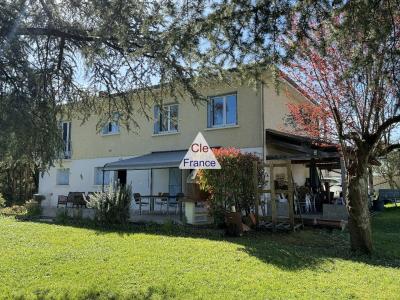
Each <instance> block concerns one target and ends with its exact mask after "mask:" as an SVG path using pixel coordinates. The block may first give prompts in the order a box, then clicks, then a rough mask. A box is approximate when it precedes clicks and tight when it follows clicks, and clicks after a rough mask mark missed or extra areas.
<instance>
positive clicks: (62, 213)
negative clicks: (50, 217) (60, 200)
mask: <svg viewBox="0 0 400 300" xmlns="http://www.w3.org/2000/svg"><path fill="white" fill-rule="evenodd" d="M70 219H71V218H70V217H69V216H68V211H67V209H61V210H58V211H57V214H56V219H55V222H56V223H58V224H66V223H67V222H68V221H69V220H70Z"/></svg>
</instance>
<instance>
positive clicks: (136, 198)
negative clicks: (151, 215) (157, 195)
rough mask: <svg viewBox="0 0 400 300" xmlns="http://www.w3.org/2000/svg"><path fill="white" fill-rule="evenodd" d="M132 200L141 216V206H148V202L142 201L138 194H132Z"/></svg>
mask: <svg viewBox="0 0 400 300" xmlns="http://www.w3.org/2000/svg"><path fill="white" fill-rule="evenodd" d="M133 199H134V200H135V203H136V205H138V206H139V214H142V206H143V205H145V206H146V205H149V204H150V201H149V200H147V201H143V198H142V196H141V195H140V193H134V194H133Z"/></svg>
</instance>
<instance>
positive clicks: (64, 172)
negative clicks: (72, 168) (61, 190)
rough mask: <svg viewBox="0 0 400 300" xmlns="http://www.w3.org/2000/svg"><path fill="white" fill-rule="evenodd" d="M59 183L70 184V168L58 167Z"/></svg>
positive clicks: (57, 179)
mask: <svg viewBox="0 0 400 300" xmlns="http://www.w3.org/2000/svg"><path fill="white" fill-rule="evenodd" d="M56 181H57V185H69V169H68V168H65V169H57V178H56Z"/></svg>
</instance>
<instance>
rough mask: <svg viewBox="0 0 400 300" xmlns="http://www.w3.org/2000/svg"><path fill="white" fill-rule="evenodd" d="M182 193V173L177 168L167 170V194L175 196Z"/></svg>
mask: <svg viewBox="0 0 400 300" xmlns="http://www.w3.org/2000/svg"><path fill="white" fill-rule="evenodd" d="M180 192H182V172H181V170H180V169H179V168H169V194H170V195H171V196H175V195H176V194H178V193H180Z"/></svg>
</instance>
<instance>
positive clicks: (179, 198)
mask: <svg viewBox="0 0 400 300" xmlns="http://www.w3.org/2000/svg"><path fill="white" fill-rule="evenodd" d="M183 197H185V195H184V194H183V193H177V194H176V196H175V201H170V202H169V203H168V205H169V206H172V207H174V208H175V214H176V210H177V208H178V206H179V204H180V203H181V201H182V199H183Z"/></svg>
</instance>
